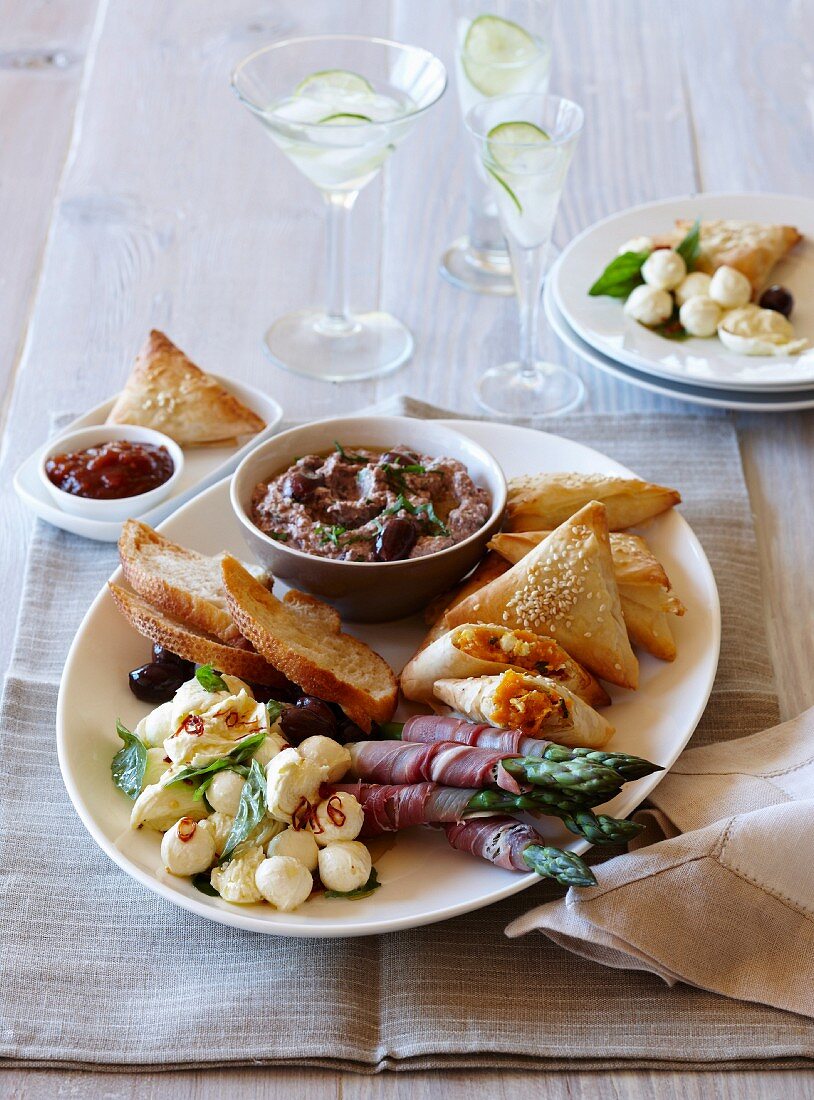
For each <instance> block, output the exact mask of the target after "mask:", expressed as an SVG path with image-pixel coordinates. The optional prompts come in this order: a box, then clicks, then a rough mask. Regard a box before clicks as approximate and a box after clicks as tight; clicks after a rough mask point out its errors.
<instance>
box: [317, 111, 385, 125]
mask: <svg viewBox="0 0 814 1100" xmlns="http://www.w3.org/2000/svg"><path fill="white" fill-rule="evenodd" d="M372 121H373V119H372V118H369V117H368V116H367V115H352V114H348V113H346V112H340V113H339V114H337V115H326V116H325V118H321V119H320V120H319V124H320V126H321V125H322V124H323V123H324V122H328V123H330V124H331V125H332V126H358V125H359V123H360V122H372Z"/></svg>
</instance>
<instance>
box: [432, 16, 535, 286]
mask: <svg viewBox="0 0 814 1100" xmlns="http://www.w3.org/2000/svg"><path fill="white" fill-rule="evenodd" d="M550 37H551V2H550V0H457V3H456V20H455V83H456V86H457V90H458V101H459V103H460V107H461V114H462V115H463V117H464V118H466V115H467V113H468V112H469V111H470V110H471V109H472V108H473V107H475V106H476V105H477V104H479V103H483V101H484V100H486V99H491V98H493V97H494V96H498V95H512V94H517V93H520V92H534V93H539V94H542V93H545V92H547V91H548V81H549V76H550V72H551V45H550ZM466 198H467V212H468V225H467V232H466V235H465V236H463V237H460V238H459V239H458V240H457V241H454V242H453V244H452V245H450V247H449V248H448V249H447V251H446V252H445V253H444V255H443V258H442V260H441V274H442V275H443V276H444V277H445V278H446V279H447V280H449V282H451V283H453V285H455V286H459V287H462V288H463V289H465V290H472V291H477V292H479V293H481V294H501V295H509V294H514V283H513V282H512V268H511V261H510V259H509V254H508V252H507V250H506V241H505V239H504V237H503V231H502V229H501V227H500V221H499V219H498V216H497V209H496V206H495V202H494V199H493V197H492V194H491V191H490V189H489V185H488V181H487V176H486V173H485V171H484V169H483V166H482V164H481V162H480V158H479V157H478V158H474V160H473V164H472V167H471V168H470V170H469V171H467V172H466Z"/></svg>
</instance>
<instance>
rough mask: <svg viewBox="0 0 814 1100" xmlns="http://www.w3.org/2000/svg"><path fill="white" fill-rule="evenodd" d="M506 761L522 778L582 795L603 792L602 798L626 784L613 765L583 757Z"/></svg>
mask: <svg viewBox="0 0 814 1100" xmlns="http://www.w3.org/2000/svg"><path fill="white" fill-rule="evenodd" d="M502 765H503V768H504V770H505V771H507V772H508V773H509V775H513V776H514V777H515V779H519V780H521V781H522V782H525V783H532V784H533V785H534V786H540V787H547V788H549V789H552V788H553V789H556V790H560V791H567V792H568V793H569V794H575V795H580V796H581V795H589V796H592V795H602V796H604V797H603V798H602V799H601V801H606V800H607V799H608V798H610V797H612V796H613V795H615V794H618V793H619V790H620V788H621V786H622V780H620V777H619V775H618V774H617V773H616V772H615V771H614V770H613V769H612V768H607V767H605V765H604V764H595V763H594V762H593V761H592V760H584V759H581V758H579V757H577V758H576V759H575V760H561V761H560V760H544V759H542V758H541V757H537V756H507V757H506V758H505V759H504V760H503V761H502Z"/></svg>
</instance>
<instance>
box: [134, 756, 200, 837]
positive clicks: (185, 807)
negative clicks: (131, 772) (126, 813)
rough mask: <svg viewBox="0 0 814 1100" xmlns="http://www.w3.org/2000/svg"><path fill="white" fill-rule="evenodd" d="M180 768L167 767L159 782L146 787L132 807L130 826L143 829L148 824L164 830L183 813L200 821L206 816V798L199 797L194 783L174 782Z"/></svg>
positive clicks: (182, 815)
mask: <svg viewBox="0 0 814 1100" xmlns="http://www.w3.org/2000/svg"><path fill="white" fill-rule="evenodd" d="M178 771H180V769H179V768H167V770H166V771H165V772H164V774H163V775H162V777H161V779H160V780H159V782H158V783H151V784H150V785H149V787H145V788H144V790H143V791H142V792H141V794H140V795H139V796H138V798H137V799H136V801H135V802H134V803H133V809H132V810H131V811H130V827H131V828H132V829H141V828H143V827H144V826H145V825H146V826H148V828H150V829H157V830H158V832H160V833H163V832H165V831H166V830H167V829H169V828H170V827H171V826H172V825H173V824H175V822H176V821H178V820H179V819H180V818H182V817H191V818H192V820H193V821H200V819H201V818H202V817H206V806H205V805H204V800H203V799H202V798H195V789H194V787H188V786H187V785H186V783H178V784H176V785H172V786H171V785H170V784H171V783H172V780H173V777H174V776H175V775H176V774H177V772H178Z"/></svg>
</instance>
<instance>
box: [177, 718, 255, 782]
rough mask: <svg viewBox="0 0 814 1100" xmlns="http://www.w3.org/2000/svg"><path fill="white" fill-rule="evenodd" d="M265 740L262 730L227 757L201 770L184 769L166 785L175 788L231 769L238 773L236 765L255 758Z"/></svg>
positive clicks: (244, 740) (220, 757)
mask: <svg viewBox="0 0 814 1100" xmlns="http://www.w3.org/2000/svg"><path fill="white" fill-rule="evenodd" d="M265 739H266V731H265V730H260V731H259V732H258V733H252V734H250V735H249V736H248V737H244V738H243V740H242V741H238V743H237V744H236V745H235V747H234V748H233V749H230V751H229V752H227V753H226V755H225V756H219V757H218V759H217V760H212V761H211V762H210V763H209V764H203V765H202V766H201V767H200V768H193V767H189V768H184V769H183V771H180V772H179V773H178V775H176V776H175V777H174V778H173V779H172V780H171V781H170V782H169V783H167V784H166V786H168V787H174V786H175V785H176V783H183V782H184V781H185V780H187V779H201V778H203V777H204V776H207V775H216V774H217V773H218V772H222V771H226V770H227V769H230V768H231V769H232V770H233V771H237V770H239V769H237V768H236V767H235V765H236V764H242V763H243V761H244V760H248V758H249V757H250V756H253V755H254V754H255V753H256V752H257V750H258V749H259V748H260V746H261V745H262V744H263V742H264V741H265ZM207 786H208V784H207ZM196 794H197V792H196Z"/></svg>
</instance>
